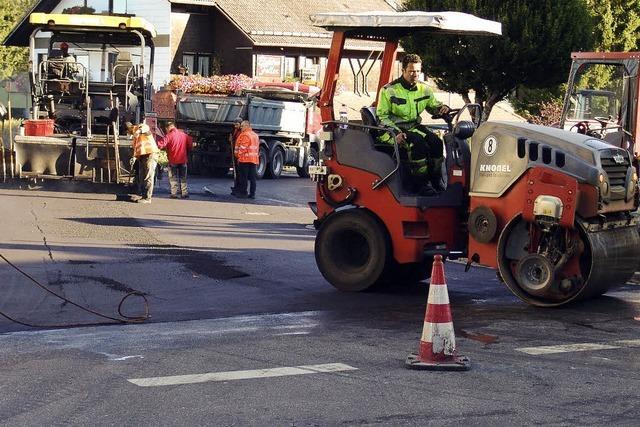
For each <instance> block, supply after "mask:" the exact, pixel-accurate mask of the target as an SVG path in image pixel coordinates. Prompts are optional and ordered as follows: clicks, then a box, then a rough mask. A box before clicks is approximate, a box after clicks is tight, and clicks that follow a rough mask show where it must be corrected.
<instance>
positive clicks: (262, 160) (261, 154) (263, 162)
mask: <svg viewBox="0 0 640 427" xmlns="http://www.w3.org/2000/svg"><path fill="white" fill-rule="evenodd" d="M267 163H268V157H267V147H265V146H264V145H262V144H261V145H260V149H259V150H258V167H257V168H256V177H257V178H258V179H262V178H264V175H265V174H266V172H267Z"/></svg>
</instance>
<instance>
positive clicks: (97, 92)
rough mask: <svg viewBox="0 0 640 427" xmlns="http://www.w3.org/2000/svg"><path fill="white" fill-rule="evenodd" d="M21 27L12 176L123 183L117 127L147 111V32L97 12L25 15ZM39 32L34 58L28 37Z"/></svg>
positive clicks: (123, 155) (150, 53) (125, 155)
mask: <svg viewBox="0 0 640 427" xmlns="http://www.w3.org/2000/svg"><path fill="white" fill-rule="evenodd" d="M29 22H30V24H31V25H32V26H33V28H34V30H33V32H32V34H31V38H30V46H29V47H30V51H29V52H30V55H31V58H30V61H29V76H30V77H29V78H30V86H31V99H32V109H31V113H30V119H28V120H26V121H25V122H24V134H23V135H17V136H16V137H15V151H16V157H15V158H16V166H17V171H18V175H19V176H20V177H27V178H33V177H35V178H68V179H72V180H88V181H93V182H104V183H126V182H129V181H131V179H132V176H133V173H132V161H131V156H132V149H131V141H130V139H129V138H127V136H126V133H125V131H126V129H125V122H126V121H131V122H135V123H140V122H142V121H144V120H145V119H146V116H147V113H148V112H149V111H150V109H151V94H152V91H153V89H152V86H151V81H152V79H153V57H154V44H153V38H154V37H155V36H156V30H155V28H154V27H153V26H152V25H151V24H150V23H149V22H148V21H146V20H145V19H142V18H137V17H125V16H105V15H72V14H46V13H32V14H31V15H30V16H29ZM47 32H48V33H50V38H47V39H46V41H47V52H46V54H44V55H38V52H37V50H36V38H37V37H38V35H40V34H41V33H47ZM38 40H41V39H38Z"/></svg>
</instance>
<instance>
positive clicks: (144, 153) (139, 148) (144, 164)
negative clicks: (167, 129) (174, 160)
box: [126, 122, 160, 203]
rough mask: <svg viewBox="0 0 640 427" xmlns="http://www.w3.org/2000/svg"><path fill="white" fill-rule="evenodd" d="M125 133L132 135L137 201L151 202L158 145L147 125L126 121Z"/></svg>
mask: <svg viewBox="0 0 640 427" xmlns="http://www.w3.org/2000/svg"><path fill="white" fill-rule="evenodd" d="M126 126H127V133H128V134H129V135H131V137H132V148H133V156H134V157H135V158H136V160H137V161H138V183H139V185H140V187H141V188H140V193H141V194H140V195H141V196H142V198H141V199H138V200H137V202H138V203H151V196H152V195H153V182H154V179H155V173H156V166H157V165H158V152H159V151H160V150H159V149H158V145H157V144H156V141H155V139H154V138H153V134H152V133H151V129H150V128H149V125H147V124H146V123H140V124H139V125H134V124H132V123H131V122H126Z"/></svg>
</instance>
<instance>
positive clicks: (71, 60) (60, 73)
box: [49, 42, 78, 79]
mask: <svg viewBox="0 0 640 427" xmlns="http://www.w3.org/2000/svg"><path fill="white" fill-rule="evenodd" d="M60 53H61V55H60V56H54V57H51V58H50V59H49V74H50V75H52V77H53V78H58V79H73V78H75V76H76V74H78V66H77V64H76V58H75V57H74V56H73V55H70V54H69V45H68V44H67V43H65V42H62V43H60Z"/></svg>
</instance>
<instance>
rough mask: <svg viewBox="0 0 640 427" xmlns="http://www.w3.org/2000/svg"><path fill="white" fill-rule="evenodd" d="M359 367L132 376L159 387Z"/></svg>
mask: <svg viewBox="0 0 640 427" xmlns="http://www.w3.org/2000/svg"><path fill="white" fill-rule="evenodd" d="M357 369H358V368H354V367H353V366H349V365H345V364H343V363H328V364H324V365H307V366H294V367H283V368H271V369H254V370H250V371H228V372H209V373H206V374H194V375H174V376H169V377H151V378H131V379H128V380H127V381H129V382H130V383H132V384H135V385H137V386H139V387H157V386H166V385H180V384H196V383H204V382H212V381H233V380H246V379H252V378H274V377H285V376H291V375H307V374H319V373H327V372H344V371H355V370H357Z"/></svg>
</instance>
